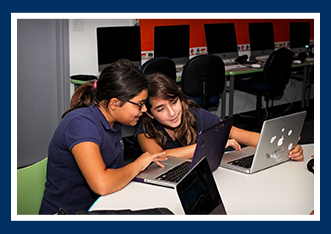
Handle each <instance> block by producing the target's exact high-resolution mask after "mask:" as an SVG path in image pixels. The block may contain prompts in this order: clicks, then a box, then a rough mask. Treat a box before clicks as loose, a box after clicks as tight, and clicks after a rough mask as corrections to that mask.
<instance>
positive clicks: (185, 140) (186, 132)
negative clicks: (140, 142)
mask: <svg viewBox="0 0 331 234" xmlns="http://www.w3.org/2000/svg"><path fill="white" fill-rule="evenodd" d="M148 78H149V86H148V98H147V102H146V107H147V112H148V113H149V114H151V103H150V98H152V97H157V98H160V99H165V100H169V101H172V100H175V99H176V98H177V97H178V98H179V99H180V102H181V104H182V120H181V124H180V126H179V127H178V128H176V129H175V137H176V139H177V141H178V143H179V144H180V145H181V146H186V145H191V144H194V143H196V142H197V137H198V132H197V126H198V124H197V122H196V120H195V118H194V115H193V113H191V112H190V111H189V108H190V107H196V108H198V107H199V106H198V105H197V104H196V103H195V102H194V101H192V100H188V99H187V98H186V96H185V95H184V94H183V93H182V92H181V91H180V90H179V88H178V86H177V84H176V83H175V82H174V81H173V80H171V79H170V78H168V77H167V76H166V75H164V74H161V73H155V74H152V75H150V76H149V77H148ZM154 121H156V120H155V119H151V118H150V117H148V116H147V114H146V113H144V114H143V116H142V125H143V129H144V134H145V136H146V137H148V138H154V139H155V140H156V142H157V143H158V144H159V145H160V146H161V147H162V148H163V149H164V148H165V144H166V141H167V137H166V135H165V134H164V133H163V132H162V131H159V130H157V129H156V128H155V126H154V124H153V123H154Z"/></svg>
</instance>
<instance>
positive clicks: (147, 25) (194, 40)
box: [139, 19, 314, 51]
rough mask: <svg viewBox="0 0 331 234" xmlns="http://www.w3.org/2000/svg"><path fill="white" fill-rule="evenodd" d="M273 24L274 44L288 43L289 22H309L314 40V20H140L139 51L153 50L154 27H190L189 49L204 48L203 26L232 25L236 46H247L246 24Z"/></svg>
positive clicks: (311, 36)
mask: <svg viewBox="0 0 331 234" xmlns="http://www.w3.org/2000/svg"><path fill="white" fill-rule="evenodd" d="M250 22H273V26H274V38H275V42H284V41H289V40H290V39H289V23H290V22H310V39H311V40H312V39H314V19H140V21H139V25H140V27H141V50H142V51H151V50H154V41H153V40H154V39H153V38H154V36H153V33H154V26H161V25H183V24H189V25H190V48H192V47H205V46H206V40H205V33H204V26H203V25H204V24H210V23H234V25H235V29H236V36H237V44H238V45H242V44H249V34H248V23H250Z"/></svg>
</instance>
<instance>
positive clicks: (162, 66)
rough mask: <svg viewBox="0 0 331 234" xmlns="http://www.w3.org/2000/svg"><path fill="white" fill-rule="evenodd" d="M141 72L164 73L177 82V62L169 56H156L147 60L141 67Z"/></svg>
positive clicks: (147, 73)
mask: <svg viewBox="0 0 331 234" xmlns="http://www.w3.org/2000/svg"><path fill="white" fill-rule="evenodd" d="M140 70H141V72H142V73H144V74H146V75H150V74H153V73H162V74H164V75H166V76H168V77H169V78H170V79H172V80H174V81H175V82H176V64H175V62H174V61H173V60H171V59H170V58H167V57H156V58H153V59H150V60H148V61H146V62H145V63H144V64H143V65H142V66H141V68H140Z"/></svg>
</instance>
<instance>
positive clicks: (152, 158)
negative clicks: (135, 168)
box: [136, 152, 167, 171]
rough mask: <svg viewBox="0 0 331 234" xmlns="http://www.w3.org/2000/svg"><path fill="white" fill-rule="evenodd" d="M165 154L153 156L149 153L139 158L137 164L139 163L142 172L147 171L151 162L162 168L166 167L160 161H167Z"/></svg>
mask: <svg viewBox="0 0 331 234" xmlns="http://www.w3.org/2000/svg"><path fill="white" fill-rule="evenodd" d="M164 155H165V152H161V153H156V154H151V153H149V152H145V153H143V154H142V155H141V156H140V157H139V158H137V159H136V162H137V163H139V164H140V165H141V167H142V169H141V171H143V170H145V169H146V168H147V167H148V166H149V164H150V163H151V162H155V163H156V164H157V165H159V166H160V167H164V165H163V164H162V163H161V162H160V161H165V160H167V158H166V157H164Z"/></svg>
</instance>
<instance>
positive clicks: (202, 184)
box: [176, 157, 226, 215]
mask: <svg viewBox="0 0 331 234" xmlns="http://www.w3.org/2000/svg"><path fill="white" fill-rule="evenodd" d="M176 192H177V194H178V197H179V200H180V202H181V204H182V207H183V210H184V213H185V214H187V215H189V214H192V215H193V214H226V210H225V207H224V205H223V202H222V199H221V195H220V193H219V191H218V188H217V185H216V182H215V179H214V177H213V174H212V172H211V170H210V168H209V166H208V162H207V159H206V157H203V158H202V159H201V160H200V161H199V162H198V164H196V165H195V166H194V167H193V168H192V169H191V170H190V171H189V172H188V173H187V174H186V175H185V176H184V177H183V178H182V179H181V180H180V182H179V183H178V185H177V186H176Z"/></svg>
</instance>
